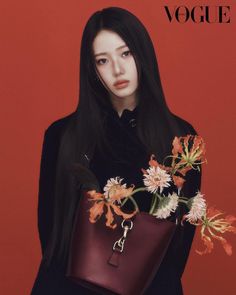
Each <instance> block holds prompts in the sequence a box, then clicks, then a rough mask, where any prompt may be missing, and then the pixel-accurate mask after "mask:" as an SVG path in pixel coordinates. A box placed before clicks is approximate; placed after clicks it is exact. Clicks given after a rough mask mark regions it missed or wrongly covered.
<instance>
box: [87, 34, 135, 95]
mask: <svg viewBox="0 0 236 295" xmlns="http://www.w3.org/2000/svg"><path fill="white" fill-rule="evenodd" d="M93 52H94V58H95V64H96V71H97V74H98V76H99V78H100V80H101V82H102V83H103V85H104V86H105V87H106V89H107V90H108V91H109V93H110V95H111V97H112V96H113V95H115V97H118V98H126V97H132V96H133V97H134V98H135V97H136V91H137V88H138V72H137V67H136V64H135V60H134V57H133V55H132V53H131V52H130V50H129V48H128V46H127V45H126V44H125V42H124V40H123V39H122V38H121V37H120V36H119V35H118V34H117V33H115V32H113V31H108V30H101V31H100V32H99V33H98V34H97V36H96V37H95V39H94V42H93Z"/></svg>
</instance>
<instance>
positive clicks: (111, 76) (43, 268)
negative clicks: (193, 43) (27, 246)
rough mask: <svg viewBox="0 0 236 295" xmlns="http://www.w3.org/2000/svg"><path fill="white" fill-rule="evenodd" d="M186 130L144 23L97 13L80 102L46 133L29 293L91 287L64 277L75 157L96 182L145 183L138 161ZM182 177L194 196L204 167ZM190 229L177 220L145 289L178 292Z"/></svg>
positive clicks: (87, 43)
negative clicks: (38, 250)
mask: <svg viewBox="0 0 236 295" xmlns="http://www.w3.org/2000/svg"><path fill="white" fill-rule="evenodd" d="M187 134H196V131H195V130H194V128H193V127H192V126H191V125H190V124H189V123H188V122H186V121H185V120H183V119H181V118H179V117H177V116H176V115H174V114H173V113H171V111H170V110H169V109H168V106H167V104H166V101H165V97H164V93H163V90H162V86H161V80H160V75H159V70H158V65H157V60H156V55H155V52H154V48H153V44H152V42H151V39H150V37H149V35H148V33H147V31H146V29H145V28H144V26H143V25H142V23H141V22H140V21H139V20H138V19H137V18H136V17H135V16H134V15H133V14H131V13H130V12H128V11H127V10H124V9H121V8H116V7H111V8H106V9H103V10H102V11H98V12H96V13H94V14H93V15H92V16H91V18H90V19H89V20H88V22H87V24H86V27H85V29H84V32H83V37H82V44H81V56H80V95H79V105H78V107H77V109H76V111H75V112H74V113H72V114H70V115H69V116H67V117H65V118H63V119H60V120H58V121H56V122H54V123H53V124H51V125H50V126H49V127H48V129H47V130H46V132H45V137H44V144H43V151H42V160H41V170H40V182H39V204H38V227H39V236H40V241H41V246H42V262H41V265H40V268H39V272H38V275H37V278H36V281H35V284H34V287H33V289H32V293H31V294H32V295H38V294H43V295H47V294H56V295H59V294H66V295H71V294H95V293H93V292H91V291H88V290H86V289H84V288H83V287H80V286H79V285H76V284H75V283H73V282H71V281H69V280H68V279H67V278H66V277H65V268H66V263H67V257H68V247H69V243H70V237H71V229H72V226H73V220H74V216H75V212H76V207H77V205H78V199H79V198H78V195H79V194H78V191H80V190H81V187H82V184H81V183H80V184H78V183H77V184H76V185H75V181H74V178H73V177H74V176H73V172H71V171H72V170H71V169H70V168H71V167H72V165H73V163H80V164H82V165H83V166H85V167H87V168H89V169H90V170H91V171H92V172H93V173H94V175H95V176H96V178H97V180H98V182H99V185H100V187H101V188H103V187H104V185H105V183H106V181H107V180H108V179H109V178H111V177H115V176H121V177H122V178H124V179H125V182H126V183H128V184H132V183H133V184H135V185H136V186H142V184H143V183H142V173H141V168H146V167H147V164H148V160H149V158H150V155H151V154H155V156H156V158H157V160H158V161H159V162H162V161H163V159H164V157H165V156H166V155H168V154H170V153H171V148H172V146H171V143H172V140H173V138H174V136H184V135H187ZM187 176H188V178H187V181H186V184H185V185H184V187H183V191H184V195H185V196H188V197H191V196H193V195H195V193H196V191H197V190H200V182H201V174H200V173H198V172H190V173H189V174H187ZM167 191H168V190H167ZM144 195H145V192H140V193H138V194H137V197H136V201H137V202H138V205H139V208H140V209H141V210H142V211H148V208H149V206H150V198H148V197H146V198H144ZM174 217H175V216H174ZM193 236H194V227H193V226H192V225H190V224H186V225H185V226H184V227H181V226H178V227H177V230H176V233H175V235H174V238H173V239H172V242H171V244H170V246H169V248H168V251H167V254H166V256H165V258H164V260H163V262H162V264H161V267H160V268H159V270H158V272H157V274H156V276H155V278H154V280H153V281H152V283H151V285H150V287H149V288H148V290H147V291H146V293H145V294H147V295H149V294H150V295H151V294H159V295H180V294H183V293H182V286H181V276H182V274H183V271H184V268H185V265H186V261H187V258H188V255H189V251H190V247H191V243H192V239H193Z"/></svg>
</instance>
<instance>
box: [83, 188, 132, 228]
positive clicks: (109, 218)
mask: <svg viewBox="0 0 236 295" xmlns="http://www.w3.org/2000/svg"><path fill="white" fill-rule="evenodd" d="M133 188H134V186H132V187H130V188H124V187H122V186H120V188H119V189H117V190H116V192H115V193H114V192H113V193H112V194H111V195H109V198H107V197H106V196H105V195H104V194H102V193H99V192H96V191H95V190H91V191H88V192H87V195H88V197H89V201H93V202H94V204H93V206H92V207H91V208H90V209H89V213H90V216H89V221H90V222H91V223H95V222H96V221H97V220H98V219H99V218H100V217H101V216H102V214H103V213H104V211H105V208H106V210H107V212H106V215H105V217H106V226H108V227H110V228H113V229H114V228H115V227H116V226H117V225H116V223H115V222H114V216H113V212H114V213H116V214H117V215H119V216H122V217H123V218H124V219H128V218H131V217H133V216H134V215H135V214H136V213H137V210H135V211H134V212H132V213H130V214H127V213H125V212H123V211H122V210H121V209H120V206H119V205H117V204H116V202H120V200H121V199H123V198H126V197H127V196H129V195H130V194H131V193H132V191H133Z"/></svg>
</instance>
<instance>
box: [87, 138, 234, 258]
mask: <svg viewBox="0 0 236 295" xmlns="http://www.w3.org/2000/svg"><path fill="white" fill-rule="evenodd" d="M172 146H173V148H172V154H171V155H169V156H167V157H166V158H165V159H164V161H163V163H162V164H160V163H158V162H157V160H156V158H155V155H151V157H150V160H149V168H148V169H142V173H143V183H144V186H143V187H138V188H135V186H134V185H131V186H130V187H127V184H126V183H122V181H123V180H124V179H123V178H121V177H120V176H117V177H115V178H110V179H109V180H108V181H107V184H106V185H105V187H104V189H103V193H101V192H97V191H96V190H89V191H87V195H88V198H89V199H88V200H89V201H90V202H91V206H90V209H89V221H90V222H91V223H96V222H97V221H98V220H99V219H100V217H101V216H102V215H105V219H106V226H107V227H109V228H111V229H115V228H116V226H117V224H116V222H115V219H114V216H115V215H118V216H121V217H122V218H123V219H124V220H129V219H131V218H132V217H133V216H135V215H136V214H137V213H138V212H139V208H138V205H137V203H136V201H135V194H136V193H137V192H139V191H147V192H149V194H150V197H151V198H152V201H151V206H150V210H149V214H150V215H153V216H155V217H156V218H158V219H167V218H168V217H169V216H171V214H172V213H174V212H175V211H176V210H177V208H178V206H179V205H180V203H183V204H184V205H185V206H186V207H187V213H186V214H185V215H184V216H182V218H181V225H182V226H183V225H184V222H189V223H191V224H193V225H195V226H199V227H200V233H201V239H202V241H203V243H204V245H205V249H204V250H202V251H199V250H197V251H196V252H197V253H198V254H200V255H202V254H206V253H210V252H211V251H212V249H213V239H215V240H219V241H220V242H221V244H222V246H223V248H224V250H225V252H226V254H228V255H231V254H232V246H231V245H230V243H229V242H228V241H227V240H226V239H225V238H224V237H223V234H224V233H226V232H232V233H236V227H235V226H233V225H232V224H233V222H234V221H235V220H236V217H235V216H232V215H227V216H225V217H223V214H224V213H223V212H221V211H220V210H217V209H215V208H214V207H209V208H208V206H207V202H206V199H205V198H204V195H203V194H202V193H201V192H200V191H197V192H196V195H195V196H194V197H190V198H189V197H188V196H184V195H183V194H182V188H183V186H184V183H185V181H186V179H185V177H186V174H187V173H188V172H189V171H190V170H192V169H194V170H198V171H199V172H200V169H201V165H202V164H203V163H207V160H206V158H205V154H206V148H205V142H204V141H203V138H202V137H201V136H199V135H190V134H189V135H187V136H182V137H175V138H174V140H173V142H172ZM167 158H170V159H171V164H170V165H169V166H167V165H165V160H166V159H167ZM171 184H174V187H175V188H176V192H173V193H171V194H170V193H168V195H166V194H165V188H168V187H170V185H171ZM127 201H129V202H132V204H133V206H134V210H133V212H131V213H127V212H125V211H124V210H123V208H122V207H123V206H124V204H125V203H126V202H127Z"/></svg>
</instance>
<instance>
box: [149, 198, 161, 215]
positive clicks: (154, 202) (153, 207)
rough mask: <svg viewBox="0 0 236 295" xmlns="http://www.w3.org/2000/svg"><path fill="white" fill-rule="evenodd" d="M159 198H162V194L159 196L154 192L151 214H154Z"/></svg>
mask: <svg viewBox="0 0 236 295" xmlns="http://www.w3.org/2000/svg"><path fill="white" fill-rule="evenodd" d="M158 199H159V200H160V199H161V196H159V195H158V194H153V196H152V204H151V209H150V211H149V214H153V212H154V210H155V207H156V204H157V200H158Z"/></svg>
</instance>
